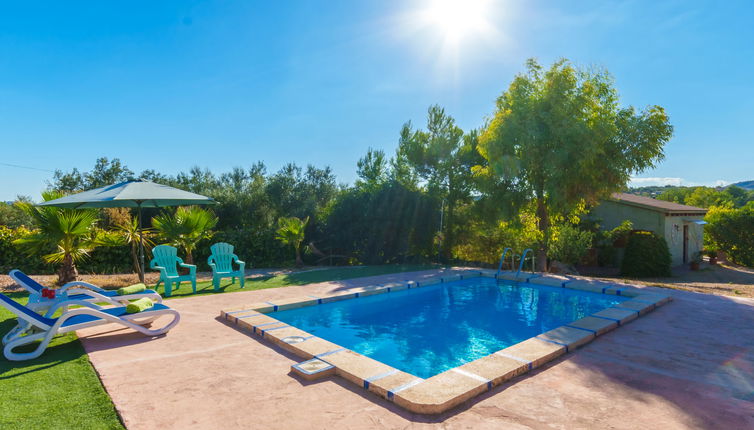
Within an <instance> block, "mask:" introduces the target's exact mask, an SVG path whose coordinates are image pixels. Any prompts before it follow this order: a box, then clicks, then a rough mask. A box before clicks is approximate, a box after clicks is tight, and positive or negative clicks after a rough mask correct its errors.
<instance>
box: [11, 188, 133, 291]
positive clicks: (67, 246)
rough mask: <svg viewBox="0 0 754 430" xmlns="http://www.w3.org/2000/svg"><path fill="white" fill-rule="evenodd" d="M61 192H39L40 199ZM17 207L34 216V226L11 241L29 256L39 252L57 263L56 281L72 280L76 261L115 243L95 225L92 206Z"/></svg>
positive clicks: (94, 214) (75, 270) (61, 194)
mask: <svg viewBox="0 0 754 430" xmlns="http://www.w3.org/2000/svg"><path fill="white" fill-rule="evenodd" d="M62 196H63V193H61V192H57V191H46V192H45V193H43V194H42V197H43V199H44V201H48V200H53V199H57V198H60V197H62ZM18 207H19V208H21V209H22V210H23V211H24V212H26V213H27V214H28V215H29V216H30V217H32V218H33V219H34V224H35V225H36V226H37V228H36V229H35V230H33V231H32V232H31V233H30V234H28V235H26V236H23V237H20V238H18V239H16V240H15V241H14V243H15V244H17V245H20V246H21V247H23V248H24V249H25V250H26V251H27V252H28V254H29V255H30V256H36V255H39V254H43V255H42V259H43V260H44V261H45V262H46V263H53V264H60V265H61V267H60V271H59V272H58V283H60V284H64V283H66V282H70V281H74V280H76V278H77V277H78V271H77V269H76V263H78V262H80V261H81V260H83V259H84V258H86V257H88V256H89V254H90V253H91V251H92V250H93V249H94V248H96V247H98V246H113V245H118V244H119V243H118V242H117V240H116V239H115V238H114V237H113V236H112V235H110V234H108V233H107V232H105V231H103V230H100V229H98V228H96V224H97V211H96V210H93V209H64V208H57V207H50V206H35V205H33V204H32V203H29V202H19V203H18Z"/></svg>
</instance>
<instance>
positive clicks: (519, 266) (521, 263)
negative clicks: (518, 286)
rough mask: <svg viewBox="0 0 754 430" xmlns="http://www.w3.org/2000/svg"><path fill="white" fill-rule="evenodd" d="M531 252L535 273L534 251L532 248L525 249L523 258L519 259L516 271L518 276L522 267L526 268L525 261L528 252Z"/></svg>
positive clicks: (532, 268)
mask: <svg viewBox="0 0 754 430" xmlns="http://www.w3.org/2000/svg"><path fill="white" fill-rule="evenodd" d="M529 252H531V271H532V273H534V251H532V250H531V248H526V249H524V253H523V254H521V260H519V263H518V272H516V277H518V274H519V273H521V269H523V268H524V262H525V261H526V254H528V253H529Z"/></svg>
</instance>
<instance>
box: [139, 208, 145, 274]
mask: <svg viewBox="0 0 754 430" xmlns="http://www.w3.org/2000/svg"><path fill="white" fill-rule="evenodd" d="M139 259H140V260H141V264H139V280H140V281H141V282H142V283H143V282H144V230H143V229H142V227H141V203H139Z"/></svg>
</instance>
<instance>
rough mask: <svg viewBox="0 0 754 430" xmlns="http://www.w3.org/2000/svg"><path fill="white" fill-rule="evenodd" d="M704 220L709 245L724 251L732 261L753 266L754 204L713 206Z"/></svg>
mask: <svg viewBox="0 0 754 430" xmlns="http://www.w3.org/2000/svg"><path fill="white" fill-rule="evenodd" d="M705 220H706V221H707V225H706V226H705V229H704V230H705V235H706V236H707V238H708V242H709V245H711V246H712V247H714V248H716V249H719V250H721V251H724V252H725V253H726V254H727V255H728V258H729V259H730V260H731V261H732V262H734V263H737V264H742V265H744V266H749V267H754V206H752V205H746V206H744V207H742V208H740V209H729V208H722V207H713V208H712V209H710V211H709V212H707V216H706V217H705Z"/></svg>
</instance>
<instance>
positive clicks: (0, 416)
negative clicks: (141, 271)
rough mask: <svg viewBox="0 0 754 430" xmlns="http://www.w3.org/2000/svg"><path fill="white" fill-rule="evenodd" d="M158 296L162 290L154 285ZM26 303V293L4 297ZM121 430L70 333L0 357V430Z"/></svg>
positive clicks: (5, 317)
mask: <svg viewBox="0 0 754 430" xmlns="http://www.w3.org/2000/svg"><path fill="white" fill-rule="evenodd" d="M436 267H437V266H429V265H394V266H359V267H342V268H332V269H323V270H315V271H307V272H299V273H291V274H288V275H279V276H270V277H265V278H255V279H254V280H247V281H246V288H245V289H244V290H243V291H248V290H261V289H266V288H277V287H285V286H289V285H304V284H310V283H314V282H324V281H337V280H344V279H351V278H360V277H364V276H374V275H384V274H388V273H397V272H410V271H416V270H427V269H432V268H436ZM221 288H222V291H224V292H230V291H239V290H241V289H240V286H239V284H238V281H236V284H231V283H230V279H227V280H223V283H222V285H221ZM160 292H161V293H162V292H163V291H162V287H160ZM199 294H215V293H214V291H213V289H212V283H211V282H200V283H198V284H197V295H199ZM8 295H10V296H11V297H12V298H13V299H15V300H17V301H19V302H20V303H26V301H27V297H28V296H27V294H25V293H10V294H8ZM190 295H192V294H191V286H190V284H183V286H181V289H180V290H178V291H174V292H173V298H180V297H184V296H190ZM15 324H16V320H15V317H14V315H13V314H12V313H10V312H8V311H6V310H5V308H0V334H5V333H7V332H8V330H10V329H11V328H12V327H13V326H14V325H15ZM5 428H13V429H27V428H28V429H48V428H50V429H52V428H61V429H62V428H84V429H122V428H123V425H122V424H121V423H120V420H119V419H118V415H117V413H116V412H115V407H114V406H113V403H112V401H111V400H110V397H109V396H108V395H107V393H106V392H105V390H104V388H103V387H102V384H101V383H100V381H99V378H98V377H97V374H96V373H95V371H94V368H93V367H92V365H91V364H90V363H89V357H88V356H87V355H86V353H84V349H83V347H82V346H81V343H80V342H79V340H78V339H77V338H76V336H75V334H73V333H70V334H67V335H64V336H58V337H57V338H55V339H54V340H53V341H52V342H51V343H50V346H49V347H48V348H47V351H45V353H44V354H42V356H41V357H39V358H37V359H35V360H30V361H22V362H11V361H8V360H6V359H5V357H0V429H5Z"/></svg>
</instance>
